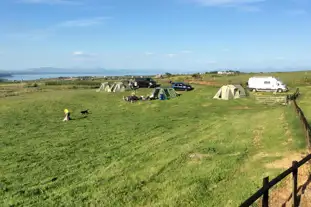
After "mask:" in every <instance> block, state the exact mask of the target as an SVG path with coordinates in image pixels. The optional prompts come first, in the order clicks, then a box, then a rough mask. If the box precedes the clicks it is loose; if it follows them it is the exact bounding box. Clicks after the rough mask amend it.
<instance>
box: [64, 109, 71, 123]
mask: <svg viewBox="0 0 311 207" xmlns="http://www.w3.org/2000/svg"><path fill="white" fill-rule="evenodd" d="M64 113H65V118H64V120H63V121H69V120H70V112H69V110H68V109H65V110H64Z"/></svg>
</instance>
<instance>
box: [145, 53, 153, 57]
mask: <svg viewBox="0 0 311 207" xmlns="http://www.w3.org/2000/svg"><path fill="white" fill-rule="evenodd" d="M145 55H147V56H151V55H154V53H153V52H145Z"/></svg>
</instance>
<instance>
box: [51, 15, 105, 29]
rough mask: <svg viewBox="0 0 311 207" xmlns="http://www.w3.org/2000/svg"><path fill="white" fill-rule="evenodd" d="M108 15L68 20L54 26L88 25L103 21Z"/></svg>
mask: <svg viewBox="0 0 311 207" xmlns="http://www.w3.org/2000/svg"><path fill="white" fill-rule="evenodd" d="M107 19H110V17H93V18H87V19H77V20H68V21H64V22H61V23H59V24H57V25H55V26H54V27H89V26H94V25H99V24H102V23H104V21H105V20H107Z"/></svg>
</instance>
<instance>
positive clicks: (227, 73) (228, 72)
mask: <svg viewBox="0 0 311 207" xmlns="http://www.w3.org/2000/svg"><path fill="white" fill-rule="evenodd" d="M217 74H218V75H229V74H234V72H233V71H218V72H217Z"/></svg>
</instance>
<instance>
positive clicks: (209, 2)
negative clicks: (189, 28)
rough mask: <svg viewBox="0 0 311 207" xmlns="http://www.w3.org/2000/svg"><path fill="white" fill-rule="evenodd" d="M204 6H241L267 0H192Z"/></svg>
mask: <svg viewBox="0 0 311 207" xmlns="http://www.w3.org/2000/svg"><path fill="white" fill-rule="evenodd" d="M190 1H192V2H194V3H198V4H201V5H203V6H241V5H250V4H255V3H260V2H264V1H265V0H190Z"/></svg>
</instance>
